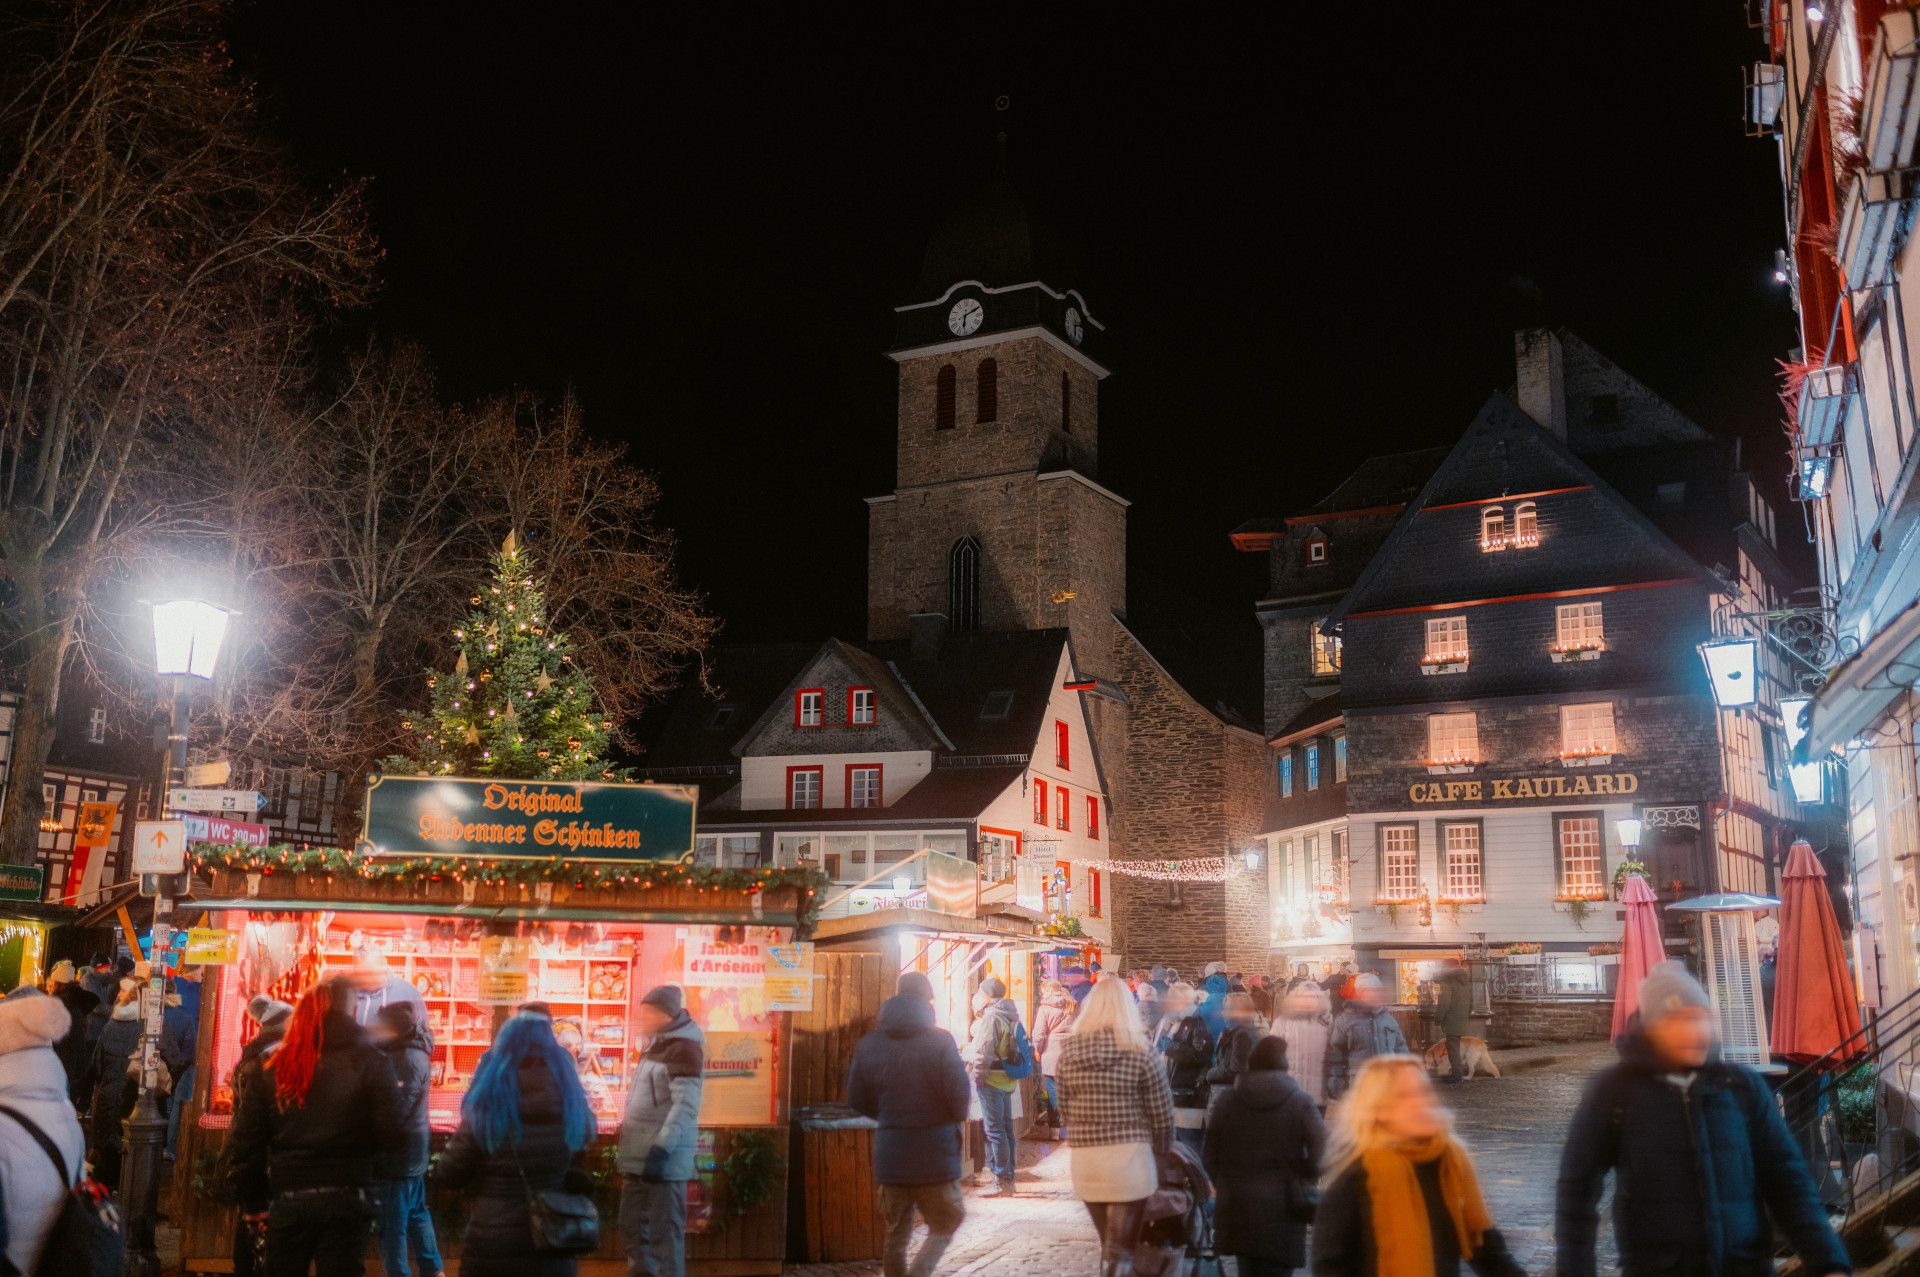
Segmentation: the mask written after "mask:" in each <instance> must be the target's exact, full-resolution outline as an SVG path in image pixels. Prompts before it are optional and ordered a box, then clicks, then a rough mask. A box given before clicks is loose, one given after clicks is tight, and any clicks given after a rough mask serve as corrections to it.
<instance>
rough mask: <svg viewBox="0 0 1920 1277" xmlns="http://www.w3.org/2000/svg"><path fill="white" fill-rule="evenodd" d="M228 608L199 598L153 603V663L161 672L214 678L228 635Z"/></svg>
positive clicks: (163, 673)
mask: <svg viewBox="0 0 1920 1277" xmlns="http://www.w3.org/2000/svg"><path fill="white" fill-rule="evenodd" d="M229 615H231V614H230V613H229V612H228V611H227V609H225V608H223V607H216V606H214V605H213V604H211V603H206V602H203V601H201V600H199V599H175V600H173V601H171V602H167V603H155V604H154V605H153V665H154V668H155V669H156V670H158V671H159V672H160V673H161V674H162V675H172V676H179V675H192V676H193V677H194V678H212V677H213V667H214V664H215V663H216V662H217V661H219V659H220V644H221V642H222V641H223V640H225V638H226V637H227V618H228V617H229Z"/></svg>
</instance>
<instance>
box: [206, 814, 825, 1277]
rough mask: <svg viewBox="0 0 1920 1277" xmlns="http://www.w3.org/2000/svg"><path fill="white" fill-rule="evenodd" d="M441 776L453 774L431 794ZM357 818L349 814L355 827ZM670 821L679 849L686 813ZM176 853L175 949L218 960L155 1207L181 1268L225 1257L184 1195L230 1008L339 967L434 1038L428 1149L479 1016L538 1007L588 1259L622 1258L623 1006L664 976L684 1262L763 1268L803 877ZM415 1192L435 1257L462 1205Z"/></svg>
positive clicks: (211, 1150) (213, 1268) (471, 1046)
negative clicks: (584, 1166)
mask: <svg viewBox="0 0 1920 1277" xmlns="http://www.w3.org/2000/svg"><path fill="white" fill-rule="evenodd" d="M456 783H468V782H442V786H445V785H451V784H456ZM525 788H527V789H545V790H554V791H558V790H563V789H565V790H580V789H592V790H614V789H620V790H629V791H634V790H642V789H647V788H652V787H643V786H605V785H602V786H583V785H562V784H558V783H556V784H552V785H544V786H526V787H525ZM416 797H417V796H416ZM590 797H593V796H590ZM597 797H598V798H599V799H602V800H606V801H612V799H614V798H619V799H620V800H621V801H630V800H631V797H632V796H631V795H611V796H610V795H606V794H600V795H597ZM589 805H591V804H589ZM689 819H690V817H689ZM616 823H617V822H616ZM375 824H376V822H375V819H374V817H373V816H372V815H370V817H369V828H370V831H371V832H374V833H376V834H377V833H378V832H379V831H378V829H377V828H375ZM419 827H421V828H424V826H419ZM466 828H467V830H468V831H471V830H472V829H473V826H472V825H468V826H467V827H466ZM686 834H687V837H688V843H689V850H690V841H691V837H690V836H691V825H690V824H689V825H688V826H687V827H686ZM436 850H437V849H431V848H430V849H428V852H429V853H433V852H435V851H436ZM194 862H195V866H196V881H195V885H194V900H193V902H192V903H191V905H190V906H189V907H190V908H191V909H192V910H193V911H194V912H196V913H198V912H204V913H205V914H206V928H205V934H206V936H207V937H208V939H207V943H206V945H205V948H204V950H196V952H204V953H205V954H208V955H215V956H216V957H217V958H218V959H219V962H218V966H217V968H210V970H215V971H216V973H215V974H212V975H210V976H209V977H208V978H207V980H206V994H205V997H204V1006H205V1012H204V1013H203V1015H202V1017H201V1025H200V1050H199V1059H200V1063H201V1067H200V1068H199V1069H198V1070H197V1077H196V1083H195V1086H194V1089H193V1093H192V1094H191V1095H190V1096H188V1097H186V1102H187V1104H188V1105H189V1107H188V1108H187V1110H186V1111H185V1114H184V1116H185V1122H184V1123H183V1132H182V1144H183V1147H182V1149H181V1152H180V1156H179V1158H178V1161H177V1163H176V1171H175V1174H176V1177H177V1178H176V1190H177V1193H176V1200H177V1201H189V1200H191V1201H193V1202H194V1206H193V1208H192V1209H191V1210H190V1211H189V1212H187V1218H186V1219H185V1220H184V1221H183V1226H184V1237H183V1242H184V1245H183V1256H184V1260H185V1266H186V1268H187V1269H188V1270H189V1271H198V1272H221V1271H229V1270H230V1260H229V1247H230V1236H231V1215H230V1213H229V1212H228V1210H227V1209H226V1208H224V1207H221V1206H218V1205H217V1204H214V1203H211V1202H209V1201H207V1200H205V1194H204V1193H196V1192H194V1191H193V1189H194V1187H195V1186H196V1185H199V1186H200V1187H201V1188H205V1187H207V1186H209V1185H210V1184H211V1176H210V1172H211V1170H212V1167H213V1163H214V1159H215V1157H216V1156H217V1154H218V1151H219V1148H220V1146H221V1144H222V1142H223V1141H224V1138H225V1132H226V1129H227V1127H228V1125H229V1123H230V1122H231V1120H232V1092H231V1090H230V1088H229V1086H228V1079H229V1077H230V1075H231V1073H232V1069H233V1066H234V1063H235V1061H236V1060H237V1059H238V1056H239V1053H240V1049H241V1047H242V1045H243V1044H244V1042H245V1041H246V1039H247V1037H248V1036H249V1035H250V1033H251V1031H252V1026H251V1023H250V1022H249V1021H248V1020H247V1017H246V1015H245V1007H246V1004H247V1001H248V999H249V998H251V997H253V996H255V995H256V994H260V993H265V994H268V995H269V996H272V997H275V998H278V999H281V1000H284V1001H292V1000H294V999H296V998H297V997H298V996H299V995H300V994H302V993H304V992H305V991H306V990H307V989H308V988H310V987H312V985H313V984H314V983H315V982H316V981H319V980H322V979H326V978H330V977H333V976H336V975H341V974H345V975H346V977H347V979H349V980H350V981H351V982H353V983H354V984H355V985H356V986H357V987H363V988H368V989H372V988H376V987H379V986H381V985H382V984H386V983H388V982H394V983H404V984H405V985H406V986H407V987H408V988H410V989H411V991H412V992H413V993H415V994H417V995H418V996H419V998H420V1000H421V1001H422V1003H423V1004H424V1005H425V1007H426V1013H427V1020H428V1026H429V1028H430V1030H431V1031H432V1035H433V1039H434V1046H433V1057H432V1058H433V1066H432V1083H431V1089H430V1091H429V1104H428V1107H429V1114H430V1120H431V1123H432V1126H433V1129H434V1131H435V1140H436V1146H437V1145H438V1143H439V1142H441V1141H443V1140H444V1139H445V1137H446V1135H447V1134H448V1133H450V1132H451V1131H452V1130H453V1129H454V1127H455V1126H456V1125H457V1123H458V1121H459V1110H460V1103H461V1099H462V1097H463V1096H464V1094H465V1092H466V1089H467V1086H468V1084H469V1082H470V1080H471V1078H472V1076H473V1073H474V1069H475V1067H476V1066H477V1064H478V1062H479V1059H480V1057H481V1055H482V1054H483V1053H484V1052H485V1051H486V1050H487V1048H488V1046H489V1044H490V1043H491V1041H492V1038H493V1034H494V1031H495V1029H496V1028H497V1026H498V1025H499V1024H500V1023H502V1022H504V1020H505V1018H506V1017H507V1016H509V1015H510V1014H512V1011H513V1009H514V1008H515V1007H516V1006H519V1005H521V1004H523V1003H526V1002H530V1001H539V1002H544V1003H546V1004H547V1005H548V1007H549V1008H550V1009H551V1011H552V1013H553V1017H554V1024H555V1029H556V1032H557V1033H558V1035H559V1036H560V1038H561V1040H562V1042H563V1043H564V1044H565V1045H566V1046H568V1048H569V1049H570V1050H571V1051H572V1053H573V1056H574V1060H575V1064H576V1066H577V1067H578V1069H579V1071H580V1078H581V1081H582V1083H583V1085H584V1086H585V1087H586V1090H587V1094H588V1097H589V1100H590V1101H591V1103H592V1106H593V1109H594V1112H595V1114H596V1116H597V1118H598V1121H599V1128H600V1136H601V1143H600V1145H599V1146H598V1147H596V1148H595V1149H594V1150H593V1151H592V1153H591V1155H590V1162H589V1165H590V1169H592V1170H593V1171H594V1173H595V1176H596V1180H597V1181H598V1182H599V1184H600V1185H601V1188H602V1191H603V1207H602V1209H603V1218H604V1221H605V1223H606V1225H607V1227H606V1228H605V1229H604V1230H603V1246H602V1249H601V1251H600V1252H599V1254H598V1256H596V1259H595V1261H591V1262H601V1261H604V1262H606V1263H607V1264H610V1265H611V1264H616V1263H621V1262H623V1261H620V1260H619V1258H618V1257H619V1256H620V1254H621V1251H620V1241H619V1235H618V1230H617V1228H616V1227H615V1226H614V1222H615V1221H614V1210H613V1206H612V1203H613V1201H614V1200H615V1199H616V1198H617V1194H618V1177H617V1174H616V1173H615V1171H614V1165H613V1161H612V1148H613V1141H614V1139H615V1137H616V1135H617V1132H618V1128H619V1123H620V1119H621V1115H622V1113H623V1112H624V1110H625V1104H626V1097H627V1085H628V1081H629V1078H630V1076H631V1074H632V1071H633V1066H634V1063H635V1061H636V1060H637V1058H638V1054H639V1051H640V1049H641V1048H642V1045H643V1044H642V1043H641V1042H640V1041H639V1040H638V1038H637V1035H636V1034H635V1032H634V1027H633V1011H634V1008H635V1007H636V1006H637V1005H638V1003H639V1001H640V998H641V996H642V995H643V994H644V993H645V992H646V990H647V989H649V988H651V987H652V986H654V985H657V984H678V985H681V986H682V987H683V988H684V989H685V991H686V995H687V1005H688V1009H689V1011H690V1012H691V1013H692V1015H693V1017H694V1019H695V1020H696V1022H698V1023H699V1024H700V1025H701V1026H702V1028H703V1029H704V1030H705V1031H706V1038H707V1067H706V1085H705V1088H704V1097H703V1103H702V1107H701V1115H700V1126H701V1145H700V1148H701V1155H700V1158H699V1169H700V1178H698V1179H697V1180H695V1181H694V1182H692V1183H691V1184H690V1185H689V1189H688V1198H689V1200H688V1212H687V1215H688V1228H689V1234H690V1235H689V1256H690V1261H691V1262H692V1266H693V1268H694V1270H695V1271H704V1272H709V1273H716V1274H718V1273H727V1274H745V1273H776V1272H778V1271H779V1269H780V1262H781V1259H782V1256H783V1251H784V1237H785V1219H784V1207H785V1191H784V1190H785V1181H784V1165H783V1162H782V1160H781V1159H780V1158H779V1157H778V1156H777V1154H776V1150H777V1149H778V1148H779V1145H780V1142H781V1141H783V1140H784V1136H785V1123H786V1120H787V1075H788V1067H787V1061H786V1058H785V1056H786V1052H787V1026H786V1021H787V1018H788V1017H787V1014H786V1012H785V1011H784V1010H783V1008H784V1007H785V1006H787V1005H789V1003H788V1002H786V1001H783V998H788V997H791V996H792V989H793V982H792V981H791V980H788V979H782V977H781V975H780V974H779V972H780V970H783V968H779V967H778V966H777V964H776V958H780V959H783V960H785V961H790V960H791V958H790V955H791V954H792V952H793V950H792V949H791V948H789V947H788V946H789V945H790V943H791V942H792V940H793V939H794V937H795V935H796V933H797V932H799V931H801V930H803V929H804V927H805V926H806V925H807V924H808V923H809V922H810V921H811V919H812V916H813V912H814V909H815V901H816V899H817V897H816V896H815V890H816V887H817V885H818V876H817V875H815V874H814V873H812V872H811V871H809V870H804V869H786V870H779V869H708V868H695V867H693V866H692V865H690V864H687V863H682V862H677V861H674V862H662V861H659V860H653V861H638V860H625V859H600V858H596V859H571V858H569V859H515V858H508V857H499V856H495V855H487V856H484V857H482V856H471V855H469V856H461V857H454V858H448V857H446V856H443V855H439V854H394V853H391V852H384V854H383V846H382V844H380V843H378V842H377V841H370V842H369V844H368V845H366V846H364V847H363V850H361V851H358V852H344V851H337V850H326V851H316V850H306V851H302V850H295V849H291V848H258V847H225V848H214V847H207V846H201V847H198V848H196V849H195V854H194ZM190 960H191V959H190ZM770 965H776V976H775V978H774V980H772V981H771V982H770V981H769V980H768V978H767V972H768V968H769V966H770ZM809 974H810V973H809ZM389 987H392V986H391V985H389ZM808 991H809V992H810V988H809V990H808ZM189 1130H190V1131H191V1136H189V1135H188V1131H189ZM776 1133H777V1136H778V1138H776ZM178 1190H185V1191H178ZM433 1205H434V1208H435V1212H436V1215H437V1217H438V1218H439V1222H440V1228H441V1232H442V1245H443V1248H446V1247H451V1248H452V1250H453V1252H454V1253H457V1251H458V1239H459V1225H460V1222H461V1218H462V1217H463V1216H464V1208H465V1203H464V1202H461V1201H458V1200H456V1199H453V1198H451V1197H448V1196H446V1195H443V1194H438V1193H436V1195H435V1197H434V1199H433Z"/></svg>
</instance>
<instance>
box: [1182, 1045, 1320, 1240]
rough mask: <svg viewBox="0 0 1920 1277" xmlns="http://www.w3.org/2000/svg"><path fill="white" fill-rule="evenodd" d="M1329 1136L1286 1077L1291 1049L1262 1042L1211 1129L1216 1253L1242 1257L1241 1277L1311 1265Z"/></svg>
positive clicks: (1207, 1157)
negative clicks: (1318, 1184) (1312, 1228)
mask: <svg viewBox="0 0 1920 1277" xmlns="http://www.w3.org/2000/svg"><path fill="white" fill-rule="evenodd" d="M1326 1141H1327V1129H1326V1127H1324V1126H1322V1125H1321V1124H1320V1110H1319V1107H1318V1106H1317V1105H1316V1104H1315V1103H1314V1100H1313V1097H1312V1096H1311V1095H1309V1094H1307V1092H1306V1091H1305V1089H1303V1088H1302V1087H1301V1086H1300V1085H1299V1083H1297V1082H1295V1081H1294V1080H1293V1079H1292V1078H1291V1077H1289V1076H1288V1075H1287V1044H1286V1042H1285V1041H1283V1040H1282V1039H1280V1038H1262V1039H1260V1043H1259V1045H1258V1046H1256V1047H1254V1049H1253V1054H1252V1056H1251V1057H1250V1058H1249V1059H1248V1061H1247V1070H1246V1072H1244V1073H1242V1074H1241V1075H1240V1078H1239V1080H1238V1081H1237V1082H1235V1083H1234V1084H1233V1086H1232V1088H1231V1089H1229V1090H1227V1091H1225V1092H1223V1093H1222V1094H1221V1095H1220V1097H1219V1099H1218V1101H1217V1102H1216V1103H1215V1105H1214V1109H1213V1116H1212V1119H1211V1120H1210V1121H1209V1122H1208V1123H1207V1139H1206V1145H1205V1154H1204V1162H1205V1165H1206V1168H1207V1174H1208V1175H1210V1176H1212V1177H1213V1188H1214V1194H1215V1198H1214V1212H1213V1234H1214V1236H1213V1247H1214V1250H1215V1252H1216V1253H1218V1254H1222V1255H1236V1256H1238V1257H1239V1264H1240V1267H1239V1274H1240V1277H1288V1274H1290V1273H1292V1272H1293V1270H1294V1269H1296V1268H1298V1267H1300V1266H1301V1265H1303V1264H1305V1263H1306V1262H1307V1225H1308V1223H1310V1222H1311V1212H1312V1206H1313V1202H1314V1200H1315V1193H1314V1181H1315V1180H1316V1179H1317V1178H1318V1177H1319V1173H1320V1152H1321V1149H1322V1148H1323V1147H1324V1146H1325V1145H1326Z"/></svg>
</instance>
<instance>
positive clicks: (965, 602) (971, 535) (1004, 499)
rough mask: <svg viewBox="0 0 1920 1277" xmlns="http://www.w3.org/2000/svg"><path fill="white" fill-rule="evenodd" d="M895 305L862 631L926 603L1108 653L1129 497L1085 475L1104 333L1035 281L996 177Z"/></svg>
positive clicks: (966, 624)
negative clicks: (887, 462) (888, 405)
mask: <svg viewBox="0 0 1920 1277" xmlns="http://www.w3.org/2000/svg"><path fill="white" fill-rule="evenodd" d="M895 317H896V323H895V330H894V332H895V336H894V344H893V348H892V349H891V350H890V351H889V352H888V355H889V357H890V358H892V359H893V361H894V363H895V364H896V365H897V366H898V368H899V374H900V397H899V422H898V436H899V461H898V465H897V471H896V476H895V481H894V490H893V491H892V492H891V493H889V494H887V495H885V496H878V497H869V498H868V499H867V506H868V519H867V631H868V634H869V636H870V637H872V638H874V639H889V638H901V637H904V636H905V635H906V634H907V632H908V629H909V618H911V617H914V616H921V615H927V614H937V615H939V616H943V617H945V618H946V623H947V625H948V626H950V627H951V628H953V629H955V630H960V631H965V630H1033V629H1046V628H1050V627H1056V626H1060V627H1067V628H1069V629H1071V630H1072V631H1073V633H1074V640H1075V647H1076V650H1077V651H1078V652H1079V653H1080V656H1081V659H1082V660H1087V659H1089V658H1095V659H1096V660H1098V662H1099V663H1104V656H1105V653H1106V652H1107V651H1108V650H1109V648H1110V645H1111V642H1112V634H1113V617H1114V615H1115V614H1124V612H1125V610H1126V509H1127V503H1126V502H1125V501H1123V500H1121V499H1120V498H1119V497H1117V496H1115V495H1114V494H1113V493H1111V492H1109V491H1107V490H1106V489H1105V488H1103V487H1101V486H1100V485H1099V483H1098V482H1097V479H1096V475H1097V466H1098V461H1099V451H1100V450H1099V426H1100V415H1099V407H1100V404H1099V390H1100V382H1101V381H1102V380H1103V379H1104V378H1105V377H1106V375H1107V367H1106V364H1105V360H1104V355H1103V353H1102V352H1103V346H1104V339H1105V330H1104V329H1103V328H1102V326H1101V324H1100V322H1099V321H1098V320H1096V319H1095V318H1094V317H1093V315H1092V313H1091V312H1090V310H1089V309H1088V306H1087V303H1086V301H1085V299H1084V298H1082V297H1081V296H1080V294H1078V293H1077V292H1075V291H1073V290H1072V289H1070V288H1067V289H1063V288H1061V287H1059V286H1058V285H1057V284H1056V283H1055V282H1053V281H1048V280H1045V279H1043V278H1042V277H1041V275H1040V273H1039V264H1038V263H1037V261H1036V259H1035V254H1034V244H1033V231H1032V227H1031V225H1030V223H1029V221H1028V217H1027V210H1026V205H1025V203H1024V202H1023V201H1022V200H1021V199H1020V198H1019V196H1017V195H1016V194H1015V193H1014V192H1013V190H1012V189H1011V187H1010V186H1009V185H1008V184H1007V182H1006V180H1005V178H1004V176H1003V177H1001V178H999V179H996V180H995V181H994V182H992V183H990V184H988V186H987V187H986V188H985V189H984V190H983V191H982V193H981V195H980V197H979V198H978V199H977V201H976V202H974V203H973V204H971V205H970V206H969V207H967V208H965V209H962V210H960V211H959V212H958V213H956V214H955V215H954V216H953V217H952V218H951V219H949V220H948V221H947V223H946V224H945V225H943V226H942V227H941V228H940V229H939V231H938V232H937V233H936V234H935V235H934V237H933V240H932V242H931V243H930V244H929V246H928V248H927V256H926V263H925V267H924V269H923V271H922V272H921V276H920V282H919V284H918V286H917V287H916V289H915V296H914V298H913V300H911V301H909V302H907V303H906V304H905V305H902V306H899V307H896V308H895ZM1096 654H1098V655H1097V657H1096Z"/></svg>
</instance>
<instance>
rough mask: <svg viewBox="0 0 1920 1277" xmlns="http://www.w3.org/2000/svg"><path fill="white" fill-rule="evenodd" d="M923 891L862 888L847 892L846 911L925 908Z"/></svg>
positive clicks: (925, 902)
mask: <svg viewBox="0 0 1920 1277" xmlns="http://www.w3.org/2000/svg"><path fill="white" fill-rule="evenodd" d="M926 907H927V893H926V892H924V891H908V892H904V893H902V892H898V891H892V890H887V889H884V888H863V889H861V890H859V891H849V892H848V893H847V912H848V913H879V912H880V911H881V910H883V909H925V908H926Z"/></svg>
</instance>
